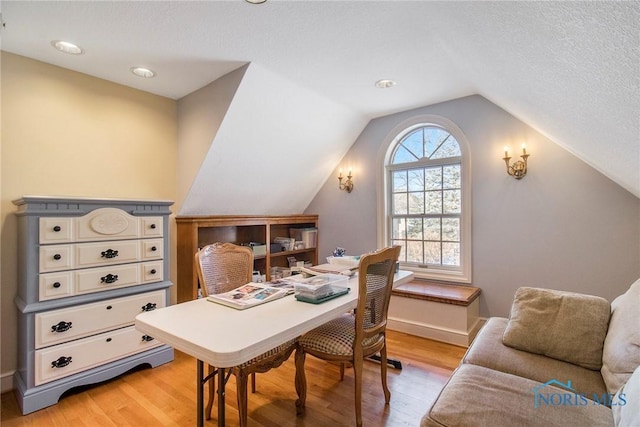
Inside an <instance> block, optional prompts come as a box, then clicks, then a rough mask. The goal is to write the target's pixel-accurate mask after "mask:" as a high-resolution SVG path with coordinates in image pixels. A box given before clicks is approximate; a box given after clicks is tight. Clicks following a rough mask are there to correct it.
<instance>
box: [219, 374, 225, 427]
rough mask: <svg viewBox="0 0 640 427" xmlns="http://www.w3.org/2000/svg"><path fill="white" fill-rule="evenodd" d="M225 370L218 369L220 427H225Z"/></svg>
mask: <svg viewBox="0 0 640 427" xmlns="http://www.w3.org/2000/svg"><path fill="white" fill-rule="evenodd" d="M225 374H226V372H225V368H218V426H219V427H224V417H225V414H224V395H225V392H224V389H225V385H226V378H225Z"/></svg>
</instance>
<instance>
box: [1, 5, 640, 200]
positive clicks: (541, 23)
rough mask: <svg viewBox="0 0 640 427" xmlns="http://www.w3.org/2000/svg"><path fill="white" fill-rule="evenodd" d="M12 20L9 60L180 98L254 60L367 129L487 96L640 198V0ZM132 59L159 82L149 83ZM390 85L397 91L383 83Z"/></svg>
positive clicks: (22, 11) (144, 10) (53, 14)
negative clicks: (370, 122) (411, 112)
mask: <svg viewBox="0 0 640 427" xmlns="http://www.w3.org/2000/svg"><path fill="white" fill-rule="evenodd" d="M1 12H2V19H3V21H4V22H5V23H6V28H5V29H4V30H2V33H1V34H2V49H3V50H5V51H8V52H12V53H16V54H19V55H23V56H27V57H30V58H34V59H38V60H41V61H45V62H48V63H51V64H54V65H59V66H62V67H65V68H69V69H73V70H76V71H80V72H83V73H87V74H90V75H94V76H96V77H100V78H104V79H107V80H111V81H114V82H117V83H120V84H123V85H127V86H131V87H135V88H138V89H141V90H145V91H148V92H152V93H155V94H159V95H162V96H166V97H170V98H174V99H179V98H181V97H183V96H185V95H187V94H188V93H190V92H193V91H194V90H197V89H199V88H201V87H203V86H205V85H206V84H208V83H209V82H211V81H213V80H215V79H217V78H219V77H220V76H222V75H224V74H226V73H228V72H230V71H232V70H234V69H237V68H238V67H240V66H241V65H244V64H246V63H249V62H250V63H254V64H257V65H258V66H259V68H257V69H258V70H261V69H264V70H269V73H273V75H274V76H277V79H276V80H278V81H281V80H283V81H287V82H289V83H288V84H291V85H295V86H299V87H301V88H304V90H303V91H300V99H296V102H295V103H292V105H295V106H296V108H301V107H300V106H301V105H302V104H301V103H304V96H306V97H307V100H308V102H309V105H308V108H309V111H310V112H312V111H313V109H314V107H313V106H312V105H311V103H312V102H314V101H317V99H316V94H317V96H320V97H321V98H323V99H325V98H326V99H327V100H329V102H331V103H334V104H336V105H339V106H340V108H339V109H342V108H343V109H344V111H348V112H349V114H347V116H351V114H353V115H354V116H355V117H359V118H358V119H356V120H357V121H359V120H360V119H365V120H366V119H370V118H373V117H379V116H382V115H386V114H390V113H394V112H398V111H403V110H408V109H411V108H415V107H419V106H425V105H430V104H433V103H436V102H440V101H444V100H448V99H453V98H457V97H460V96H465V95H470V94H474V93H477V94H480V95H483V96H484V97H486V98H487V99H489V100H491V101H492V102H494V103H496V104H498V105H499V106H501V107H502V108H504V109H505V110H507V111H509V112H510V113H512V114H514V115H515V116H517V117H518V118H520V119H521V120H523V121H524V122H526V123H528V124H529V125H531V126H533V127H534V128H536V129H537V130H538V131H540V132H542V133H543V134H545V135H547V136H548V137H550V138H551V139H552V140H554V141H556V142H557V143H558V144H560V145H561V146H563V147H565V148H566V149H568V150H569V151H571V152H573V153H574V154H576V155H577V156H579V157H580V158H582V159H583V160H584V161H586V162H587V163H589V164H590V165H592V166H593V167H595V168H596V169H598V170H600V171H601V172H603V173H604V174H605V175H607V176H609V177H610V178H612V179H613V180H615V181H616V182H618V183H619V184H620V185H622V186H623V187H625V188H626V189H628V190H629V191H631V192H632V193H633V194H635V195H636V196H638V197H640V113H639V112H640V2H635V1H634V2H605V1H602V2H489V1H486V2H480V1H479V2H457V1H456V2H436V1H424V2H421V1H409V2H404V1H351V2H347V1H277V0H269V1H267V3H264V4H261V5H251V4H249V3H246V2H244V1H242V0H234V1H208V2H206V1H200V2H190V1H173V2H157V1H151V2H144V1H134V2H127V1H123V2H97V1H91V2H81V1H74V2H53V1H52V2H36V1H17V2H14V1H3V2H2V3H1ZM54 39H64V40H68V41H72V42H75V43H78V44H80V45H81V46H83V47H84V48H85V49H86V53H85V54H84V55H82V56H70V55H64V54H61V53H59V52H57V51H55V50H54V49H53V48H52V47H51V46H50V44H49V42H50V41H51V40H54ZM135 65H143V66H148V67H150V68H152V69H154V70H155V71H156V72H157V73H158V75H157V77H155V78H153V79H140V78H137V77H135V76H134V75H133V74H131V73H130V72H129V68H130V67H132V66H135ZM262 74H263V73H262ZM381 78H392V79H394V80H396V81H397V83H398V84H397V85H396V86H395V87H394V88H392V89H388V90H379V89H376V88H374V85H373V84H374V82H375V81H376V80H378V79H381ZM266 84H267V86H268V83H266ZM261 90H262V89H261V88H260V87H259V86H258V87H254V89H253V96H255V97H256V98H259V97H261V96H272V93H273V92H272V88H266V87H265V88H264V94H263V93H261ZM305 94H306V95H305ZM277 113H278V114H287V112H286V108H285V109H284V110H280V109H277ZM274 120H275V117H274ZM342 127H343V128H344V127H345V126H342ZM306 130H307V129H305V128H302V129H301V134H303V131H306ZM316 131H318V132H320V133H322V130H316ZM350 132H352V130H350ZM320 136H322V135H320ZM349 136H351V135H349ZM326 137H327V138H325V140H327V139H328V138H331V140H332V141H334V140H336V141H337V140H340V137H341V136H340V135H339V134H338V133H337V132H335V131H334V132H331V133H329V134H328V135H326ZM343 137H345V139H346V137H347V134H344V135H343ZM319 140H322V138H319ZM352 142H353V139H351V140H344V139H343V140H342V142H341V143H340V144H342V145H337V146H335V148H336V151H335V152H344V151H345V150H346V149H347V148H348V145H349V144H350V143H352ZM272 143H273V144H277V138H274V141H272ZM285 143H286V142H285ZM334 166H335V165H334ZM316 187H317V185H316Z"/></svg>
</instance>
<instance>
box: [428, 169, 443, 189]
mask: <svg viewBox="0 0 640 427" xmlns="http://www.w3.org/2000/svg"><path fill="white" fill-rule="evenodd" d="M424 173H425V185H424V188H425V189H427V190H439V189H441V188H442V167H440V166H438V167H437V168H426V169H425V170H424Z"/></svg>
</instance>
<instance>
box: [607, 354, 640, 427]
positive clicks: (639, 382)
mask: <svg viewBox="0 0 640 427" xmlns="http://www.w3.org/2000/svg"><path fill="white" fill-rule="evenodd" d="M612 411H613V420H614V421H615V423H616V426H620V427H632V426H640V367H638V368H636V370H635V371H634V372H633V375H631V377H630V378H629V381H627V382H626V383H625V385H623V386H622V387H620V390H618V392H617V393H616V395H615V397H614V399H613V405H612Z"/></svg>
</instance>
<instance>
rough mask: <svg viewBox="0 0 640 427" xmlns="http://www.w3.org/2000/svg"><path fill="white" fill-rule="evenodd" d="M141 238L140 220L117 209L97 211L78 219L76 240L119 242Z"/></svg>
mask: <svg viewBox="0 0 640 427" xmlns="http://www.w3.org/2000/svg"><path fill="white" fill-rule="evenodd" d="M138 237H140V218H137V217H135V216H131V215H129V214H128V213H126V212H124V211H122V210H120V209H115V208H102V209H96V210H94V211H92V212H91V213H89V214H87V215H85V216H83V217H80V218H77V219H76V240H77V241H85V242H86V241H89V240H96V241H97V240H119V239H135V238H138Z"/></svg>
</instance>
